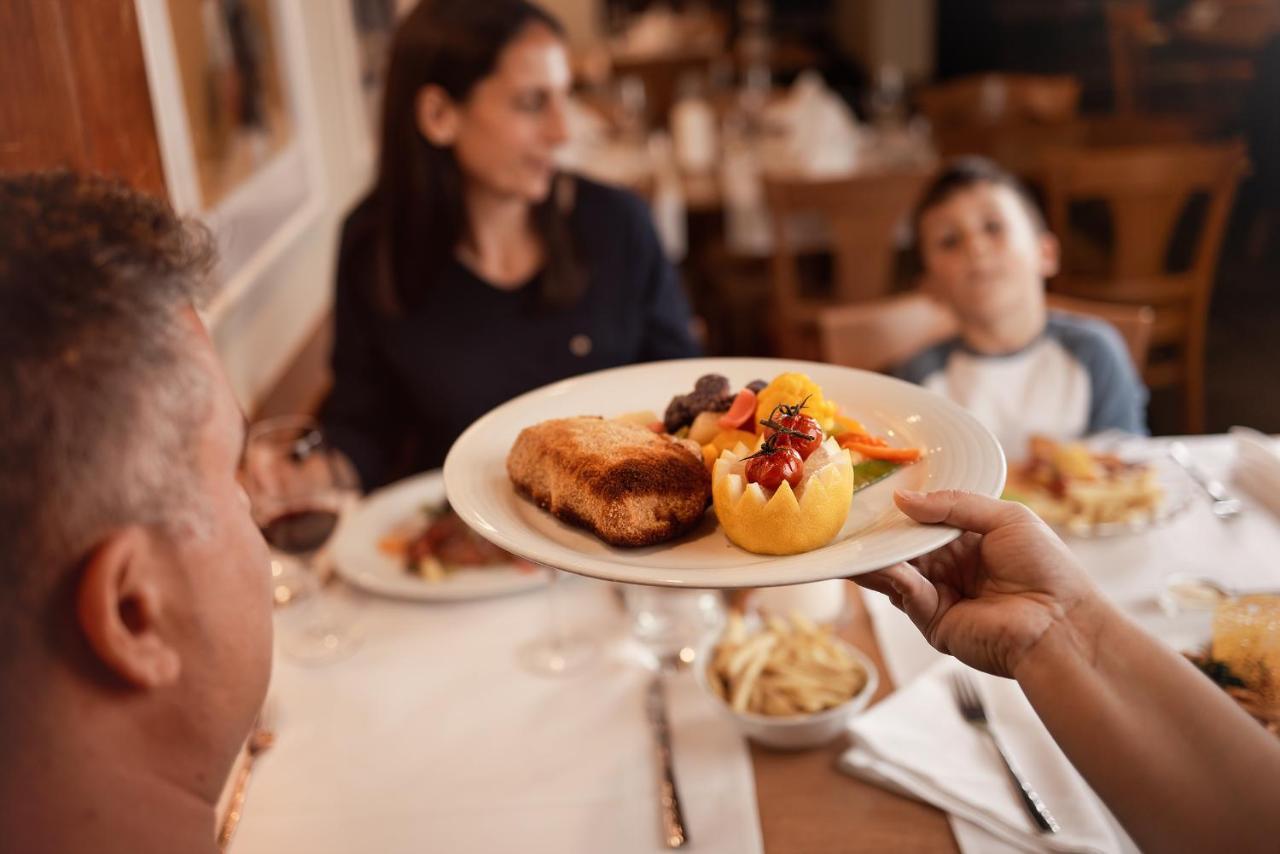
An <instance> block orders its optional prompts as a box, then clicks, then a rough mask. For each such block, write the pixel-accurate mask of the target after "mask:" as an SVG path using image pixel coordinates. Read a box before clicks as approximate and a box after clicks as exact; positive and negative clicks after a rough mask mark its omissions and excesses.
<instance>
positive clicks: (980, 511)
mask: <svg viewBox="0 0 1280 854" xmlns="http://www.w3.org/2000/svg"><path fill="white" fill-rule="evenodd" d="M893 498H894V502H895V503H896V504H897V505H898V509H899V510H901V511H902V512H903V513H905V514H907V515H908V516H910V517H911V518H912V519H914V520H916V521H917V522H922V523H924V524H926V525H951V526H952V527H954V528H961V529H963V530H965V531H974V532H976V533H979V534H988V533H990V532H991V531H994V530H995V529H996V528H1000V527H1003V526H1004V525H1009V524H1012V523H1014V522H1019V521H1023V520H1024V519H1025V518H1027V516H1028V515H1029V514H1030V512H1031V511H1029V510H1028V509H1027V508H1026V507H1025V506H1024V505H1022V504H1018V503H1016V502H1013V501H1001V500H999V499H997V498H988V497H986V496H985V495H975V494H973V493H971V492H963V491H961V490H957V489H944V490H940V491H938V492H929V493H924V492H910V491H907V490H899V491H898V492H895V493H894V496H893Z"/></svg>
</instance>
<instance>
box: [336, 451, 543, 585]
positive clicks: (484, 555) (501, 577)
mask: <svg viewBox="0 0 1280 854" xmlns="http://www.w3.org/2000/svg"><path fill="white" fill-rule="evenodd" d="M330 556H331V558H332V560H333V565H334V571H335V572H337V573H338V574H339V575H340V576H342V577H343V578H344V579H345V580H347V581H348V582H350V583H352V584H354V585H356V586H357V587H360V588H363V589H365V590H368V591H370V592H373V593H379V594H382V595H386V596H394V597H399V598H406V599H423V600H442V601H444V600H457V599H480V598H485V597H488V596H503V595H506V594H509V593H520V592H522V591H525V590H531V589H534V588H537V587H541V586H543V585H544V584H546V581H547V574H546V571H545V570H543V569H540V568H539V567H537V566H535V565H534V564H532V563H531V562H529V561H527V560H524V559H523V558H519V557H516V556H515V555H512V554H510V553H509V552H506V551H504V550H503V549H501V548H499V547H498V546H496V545H494V544H493V543H492V542H491V541H490V540H488V539H485V538H484V537H482V536H480V535H479V534H477V533H476V532H475V531H474V530H472V529H471V528H470V527H468V526H467V524H466V523H465V522H463V521H462V519H461V518H460V517H459V516H458V514H457V513H456V512H454V510H453V508H452V507H451V506H450V505H449V502H448V500H447V499H446V497H445V490H444V477H443V475H442V474H441V472H440V471H439V470H438V469H437V470H435V471H429V472H424V473H423V474H419V475H415V476H413V477H410V478H406V479H405V480H402V481H399V482H397V483H394V484H391V485H390V486H387V487H384V488H383V489H380V490H378V491H376V492H373V493H371V494H369V495H368V496H366V497H365V499H364V500H363V501H361V502H360V504H359V505H358V506H357V507H356V508H355V509H353V510H352V511H351V512H350V513H348V514H347V517H346V518H345V519H344V520H343V522H342V525H341V527H339V529H338V532H337V533H336V534H335V535H334V539H333V543H332V544H331V546H330Z"/></svg>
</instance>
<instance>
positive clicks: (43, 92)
mask: <svg viewBox="0 0 1280 854" xmlns="http://www.w3.org/2000/svg"><path fill="white" fill-rule="evenodd" d="M0 80H3V81H4V85H3V86H0V171H20V170H29V169H49V168H56V167H59V166H61V167H66V168H69V169H76V170H79V171H84V172H97V173H101V174H106V175H112V176H115V177H118V178H121V179H123V180H125V181H127V182H128V183H129V184H131V185H132V186H134V187H135V188H137V189H139V190H144V191H146V192H150V193H153V194H156V195H161V196H163V195H164V194H165V188H164V171H163V167H162V165H161V161H160V148H159V144H158V142H157V140H156V130H155V121H154V118H153V115H152V112H151V95H150V92H149V90H148V89H147V77H146V65H145V62H144V60H143V55H142V44H141V41H140V39H139V34H138V21H137V16H136V13H135V11H134V6H133V0H92V2H84V0H3V2H0Z"/></svg>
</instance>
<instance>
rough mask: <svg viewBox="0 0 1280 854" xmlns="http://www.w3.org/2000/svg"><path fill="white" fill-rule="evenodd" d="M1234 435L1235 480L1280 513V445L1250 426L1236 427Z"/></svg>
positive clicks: (1252, 495) (1274, 511)
mask: <svg viewBox="0 0 1280 854" xmlns="http://www.w3.org/2000/svg"><path fill="white" fill-rule="evenodd" d="M1231 435H1232V437H1233V438H1234V439H1235V446H1236V459H1235V464H1234V466H1233V467H1232V470H1231V481H1232V483H1234V484H1235V485H1236V486H1238V487H1240V489H1241V491H1243V492H1245V493H1247V494H1248V495H1249V497H1250V498H1252V499H1254V500H1255V501H1257V502H1258V503H1259V504H1262V505H1263V506H1264V507H1266V508H1267V509H1268V510H1270V511H1271V512H1272V513H1274V514H1276V515H1277V516H1280V445H1278V444H1277V443H1276V441H1275V439H1272V438H1271V437H1270V436H1268V435H1266V434H1265V433H1259V432H1258V431H1257V430H1253V429H1251V428H1249V427H1232V428H1231Z"/></svg>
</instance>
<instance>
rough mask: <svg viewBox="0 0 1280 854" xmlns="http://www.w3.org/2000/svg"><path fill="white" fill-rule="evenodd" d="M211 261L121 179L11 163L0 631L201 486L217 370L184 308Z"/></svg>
mask: <svg viewBox="0 0 1280 854" xmlns="http://www.w3.org/2000/svg"><path fill="white" fill-rule="evenodd" d="M213 262H214V250H213V242H212V241H211V240H210V238H209V235H208V233H207V231H206V230H205V229H204V228H203V227H201V226H199V225H198V224H196V223H193V222H189V221H186V220H183V219H181V218H179V217H178V216H176V215H175V214H174V212H173V211H172V209H170V207H169V206H168V205H167V204H165V203H164V202H161V201H157V200H155V199H152V198H149V197H147V196H143V195H140V194H138V193H135V192H133V191H131V190H129V189H128V188H127V187H125V186H124V185H122V184H119V183H115V182H112V181H108V180H105V179H99V178H85V177H80V176H77V175H74V174H71V173H68V172H54V173H42V174H27V175H16V176H0V364H2V365H3V369H0V542H3V543H4V548H3V549H0V646H3V647H10V646H11V644H9V643H8V641H9V640H10V639H11V638H12V636H13V635H14V633H13V632H12V631H10V629H12V628H13V626H14V624H15V621H16V620H18V619H20V618H21V617H22V616H23V615H27V614H30V615H31V616H32V617H33V618H38V617H37V615H36V614H33V613H32V612H33V611H36V612H38V611H40V610H41V608H42V605H43V604H44V603H46V601H47V596H48V594H49V592H50V591H51V590H52V588H53V585H55V584H56V583H58V580H59V579H61V578H65V577H66V575H67V573H69V572H71V571H73V570H74V568H75V567H77V566H78V565H79V564H80V562H82V561H83V559H84V558H85V557H86V556H87V555H88V553H89V552H90V551H91V550H92V548H93V547H94V545H95V544H96V543H98V542H99V541H100V540H101V538H102V536H104V535H105V534H106V533H107V532H108V531H110V530H111V529H112V528H113V527H117V526H121V525H126V524H135V523H137V524H145V525H160V524H168V523H169V522H171V521H173V520H174V519H175V518H177V514H180V513H181V512H182V511H183V508H190V507H191V506H192V502H193V500H196V497H195V496H192V495H190V493H191V490H190V488H189V485H190V483H191V477H190V475H191V472H192V471H193V470H194V469H193V466H194V447H193V444H194V443H193V441H192V434H193V433H194V431H195V429H196V426H197V425H198V424H199V422H200V419H201V418H202V417H203V412H204V411H205V410H206V409H207V407H208V394H207V391H208V383H207V380H204V379H202V374H201V372H200V371H198V370H196V369H195V366H194V364H193V363H192V361H191V359H190V358H189V356H187V355H184V353H185V352H186V351H185V350H184V348H185V347H187V346H189V343H188V341H187V339H188V338H189V336H190V334H191V333H190V331H189V330H188V329H186V328H184V327H183V326H182V325H181V324H180V322H179V317H180V314H179V313H180V311H181V310H182V308H183V307H185V306H188V305H191V304H192V303H193V302H198V301H199V300H200V299H201V298H202V297H203V296H204V294H205V291H206V288H207V287H208V282H209V280H210V277H209V275H208V274H209V272H210V270H211V267H212V265H213ZM0 657H3V656H2V655H0Z"/></svg>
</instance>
